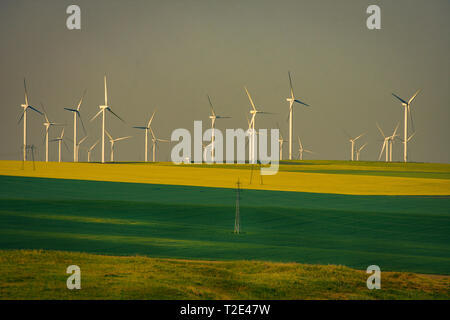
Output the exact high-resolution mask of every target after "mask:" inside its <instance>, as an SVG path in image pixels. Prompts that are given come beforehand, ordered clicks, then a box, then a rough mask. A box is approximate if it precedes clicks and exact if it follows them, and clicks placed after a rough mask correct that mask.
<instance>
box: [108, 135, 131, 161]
mask: <svg viewBox="0 0 450 320" xmlns="http://www.w3.org/2000/svg"><path fill="white" fill-rule="evenodd" d="M105 132H106V134H107V135H108V138H109V143H110V144H111V162H114V143H116V142H117V141H121V140H125V139H129V138H131V136H127V137H121V138H116V139H113V137H112V136H111V135H110V134H109V132H108V131H107V130H105Z"/></svg>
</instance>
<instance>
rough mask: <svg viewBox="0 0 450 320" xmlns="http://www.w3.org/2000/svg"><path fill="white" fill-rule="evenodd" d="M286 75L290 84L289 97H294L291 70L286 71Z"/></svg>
mask: <svg viewBox="0 0 450 320" xmlns="http://www.w3.org/2000/svg"><path fill="white" fill-rule="evenodd" d="M288 75H289V85H290V86H291V98H292V99H294V88H293V86H292V78H291V72H290V71H288Z"/></svg>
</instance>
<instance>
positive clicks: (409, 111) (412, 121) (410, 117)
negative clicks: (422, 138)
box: [408, 104, 416, 132]
mask: <svg viewBox="0 0 450 320" xmlns="http://www.w3.org/2000/svg"><path fill="white" fill-rule="evenodd" d="M408 114H409V119H410V120H411V129H412V131H413V132H415V131H416V129H415V128H414V120H413V116H412V111H411V107H410V106H409V104H408Z"/></svg>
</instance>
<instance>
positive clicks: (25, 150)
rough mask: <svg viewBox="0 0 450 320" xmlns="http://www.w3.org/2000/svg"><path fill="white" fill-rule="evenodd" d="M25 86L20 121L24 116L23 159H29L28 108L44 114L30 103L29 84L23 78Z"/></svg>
mask: <svg viewBox="0 0 450 320" xmlns="http://www.w3.org/2000/svg"><path fill="white" fill-rule="evenodd" d="M23 87H24V89H25V103H24V104H22V105H21V107H22V109H23V112H22V115H21V116H20V119H19V121H18V123H20V120H22V118H23V161H27V110H28V109H31V110H33V111H36V112H37V113H39V114H40V115H43V114H42V112H40V111H39V110H37V109H36V108H34V107H32V106H30V105H29V103H28V92H27V84H26V81H25V79H23Z"/></svg>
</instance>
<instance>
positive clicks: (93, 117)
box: [91, 110, 103, 121]
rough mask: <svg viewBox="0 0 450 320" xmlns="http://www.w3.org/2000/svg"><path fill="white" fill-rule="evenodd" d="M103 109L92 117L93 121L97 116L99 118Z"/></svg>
mask: <svg viewBox="0 0 450 320" xmlns="http://www.w3.org/2000/svg"><path fill="white" fill-rule="evenodd" d="M102 111H103V110H100V111H99V112H97V114H96V115H95V116H93V117H92V119H91V121H93V120H94V119H95V118H97V117H98V116H99V115H100V113H102Z"/></svg>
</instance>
